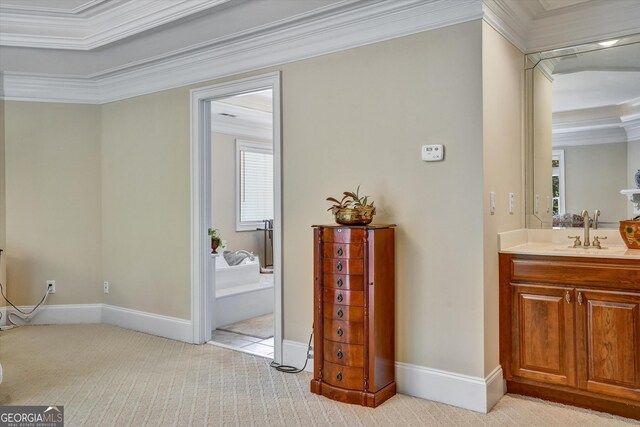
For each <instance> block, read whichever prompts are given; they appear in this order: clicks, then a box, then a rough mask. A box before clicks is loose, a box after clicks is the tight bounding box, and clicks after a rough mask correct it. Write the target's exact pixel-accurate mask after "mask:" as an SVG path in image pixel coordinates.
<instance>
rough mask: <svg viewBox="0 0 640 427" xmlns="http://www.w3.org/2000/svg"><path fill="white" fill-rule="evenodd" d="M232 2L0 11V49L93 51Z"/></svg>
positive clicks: (96, 0)
mask: <svg viewBox="0 0 640 427" xmlns="http://www.w3.org/2000/svg"><path fill="white" fill-rule="evenodd" d="M229 1H230V0H174V1H169V2H168V1H139V0H137V1H125V2H105V1H104V0H93V1H87V3H85V4H83V5H81V6H79V7H77V8H75V9H54V8H47V7H37V6H33V5H29V7H28V8H27V7H19V6H17V5H6V6H1V7H0V29H1V30H0V45H2V46H18V47H31V48H40V49H68V50H91V49H95V48H98V47H101V46H104V45H107V44H109V43H113V42H116V41H118V40H122V39H124V38H127V37H130V36H133V35H136V34H139V33H142V32H143V31H147V30H150V29H152V28H155V27H158V26H160V25H163V24H167V23H170V22H172V21H175V20H178V19H181V18H184V17H186V16H189V15H193V14H197V13H199V12H202V11H205V10H207V9H211V8H215V7H218V6H220V5H223V4H225V3H227V2H229Z"/></svg>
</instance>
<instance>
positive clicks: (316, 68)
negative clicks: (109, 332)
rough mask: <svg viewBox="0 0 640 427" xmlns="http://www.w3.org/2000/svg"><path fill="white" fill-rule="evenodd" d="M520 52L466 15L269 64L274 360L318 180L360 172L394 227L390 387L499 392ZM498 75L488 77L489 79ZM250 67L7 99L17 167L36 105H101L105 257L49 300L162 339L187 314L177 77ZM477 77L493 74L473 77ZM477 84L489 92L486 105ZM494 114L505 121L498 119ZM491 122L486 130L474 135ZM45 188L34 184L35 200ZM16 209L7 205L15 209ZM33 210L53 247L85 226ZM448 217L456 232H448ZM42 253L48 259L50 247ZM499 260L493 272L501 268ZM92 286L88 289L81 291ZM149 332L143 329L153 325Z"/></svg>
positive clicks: (516, 183) (301, 287)
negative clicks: (275, 160) (273, 78)
mask: <svg viewBox="0 0 640 427" xmlns="http://www.w3.org/2000/svg"><path fill="white" fill-rule="evenodd" d="M490 52H491V56H497V57H498V58H499V59H500V61H502V62H501V63H502V64H506V65H507V68H506V69H502V68H501V69H500V70H494V69H493V66H491V65H490V64H488V63H485V61H484V57H485V56H486V55H489V54H490ZM522 61H523V58H522V55H521V54H520V53H519V52H518V51H517V50H516V49H514V48H513V47H512V46H511V45H510V44H509V43H508V42H506V41H505V40H504V39H502V38H501V37H500V36H498V35H497V34H496V33H495V31H494V30H493V29H492V28H491V27H489V26H488V25H485V24H483V23H482V21H480V20H477V21H473V22H468V23H464V24H459V25H453V26H449V27H446V28H440V29H437V30H432V31H428V32H423V33H420V34H416V35H412V36H407V37H402V38H398V39H393V40H389V41H385V42H381V43H376V44H372V45H368V46H363V47H359V48H355V49H350V50H346V51H342V52H337V53H333V54H328V55H324V56H319V57H316V58H311V59H304V60H301V61H297V62H292V63H288V64H284V65H281V66H279V67H277V70H280V71H281V73H282V97H283V114H282V117H283V121H282V128H283V168H282V172H283V175H282V176H283V180H284V182H283V204H284V206H283V207H284V212H286V216H284V217H283V233H284V235H283V239H284V241H283V257H284V271H283V278H284V280H285V285H284V286H283V289H284V310H283V311H284V313H285V325H284V327H285V330H284V338H285V339H286V341H285V345H284V353H285V355H284V356H285V359H284V362H285V363H289V364H291V363H294V364H300V362H301V361H303V360H304V353H303V357H301V358H297V357H296V356H297V355H296V354H293V352H294V351H296V350H295V349H296V348H299V347H302V348H304V347H305V346H306V341H307V339H308V334H309V332H310V328H311V322H312V283H311V281H310V280H311V278H312V264H311V263H310V262H309V260H311V259H312V256H311V251H312V239H311V229H310V225H311V224H313V223H325V222H327V221H330V220H331V216H330V214H329V213H327V212H326V202H325V201H324V197H326V195H327V194H331V193H333V192H335V189H336V188H343V186H344V182H354V183H358V182H367V183H368V184H367V188H370V191H369V190H368V193H371V196H372V197H373V199H374V200H376V205H378V214H377V217H376V221H379V222H394V223H397V224H399V227H398V234H397V236H396V244H397V275H396V283H397V294H396V297H397V302H396V313H397V316H396V337H397V339H396V349H397V353H396V358H397V360H398V361H399V363H398V365H397V369H399V370H401V372H400V371H399V374H398V387H399V390H400V391H401V392H405V393H413V394H416V395H419V396H422V397H426V398H431V399H437V400H440V401H445V402H450V403H452V404H456V405H460V406H464V407H473V408H474V409H476V410H480V411H486V410H488V409H489V408H490V407H491V406H492V405H493V403H495V401H496V400H497V399H498V398H499V396H500V393H499V392H498V393H497V396H496V394H495V393H494V390H495V389H496V386H497V389H498V390H500V388H501V377H500V374H499V372H498V374H496V367H497V366H498V356H497V352H498V342H497V333H498V328H497V310H494V308H495V307H496V306H497V294H496V296H495V298H494V295H493V293H494V290H495V292H497V280H496V281H495V283H494V281H493V279H491V278H492V277H493V276H492V274H493V273H492V271H493V269H494V267H493V261H492V257H493V256H494V254H495V250H494V248H495V233H494V231H493V230H494V229H508V227H512V224H511V223H512V222H522V213H521V211H516V213H515V215H513V216H509V215H508V214H506V213H504V212H506V208H505V204H506V193H504V192H505V191H507V190H506V187H505V189H503V188H502V187H497V185H499V184H500V183H502V182H504V183H511V184H512V185H513V190H512V189H511V187H509V190H508V191H513V192H515V193H516V197H517V200H522V195H521V192H520V191H521V190H519V188H521V178H520V172H519V171H520V170H521V157H520V151H519V150H520V140H521V135H520V133H521V131H520V129H521V126H520V125H519V123H521V122H520V111H521V109H520V108H521V107H520V105H521V103H520V99H519V93H520V92H519V90H520V86H519V80H518V79H519V78H520V76H521V70H522V69H521V64H522ZM495 67H496V68H497V67H498V66H497V65H496V66H495ZM275 70H276V68H270V69H267V70H260V71H256V72H252V73H251V75H255V74H262V73H265V72H269V71H275ZM494 71H500V73H501V74H499V76H498V75H496V76H493V75H492V73H493V72H494ZM247 75H248V74H243V75H238V76H232V77H225V78H222V79H219V80H216V81H214V82H206V83H202V84H198V85H192V86H191V87H183V88H177V89H171V90H166V91H163V92H158V93H153V94H150V95H144V96H139V97H135V98H130V99H125V100H122V101H117V102H112V103H108V104H102V105H97V106H92V105H76V106H72V107H71V106H67V105H62V104H39V103H22V102H16V101H6V103H5V107H6V110H5V111H6V112H5V116H7V117H9V115H12V116H16V115H17V113H18V112H20V115H21V116H23V117H25V118H30V121H29V122H27V121H26V119H25V120H21V121H18V122H15V124H13V125H12V129H13V130H12V132H11V133H10V134H8V135H7V136H8V137H7V140H6V144H7V146H11V147H12V149H11V150H7V156H8V157H7V164H11V165H12V166H11V168H12V170H14V171H19V170H20V169H21V168H26V167H28V165H29V162H31V161H32V160H33V159H34V158H35V159H39V158H40V157H42V154H41V153H43V149H44V147H42V146H41V145H38V144H37V141H35V142H33V141H32V139H33V138H31V135H32V132H35V131H36V130H37V129H40V126H41V123H42V117H41V116H39V111H41V108H42V107H41V105H46V106H47V107H48V108H50V109H51V111H56V112H57V114H60V115H61V117H60V120H62V121H64V122H65V123H66V125H65V127H66V128H74V127H76V125H77V126H81V125H82V117H83V116H82V114H81V113H82V112H87V111H97V113H94V114H97V118H98V123H96V124H95V127H96V128H98V129H99V133H98V136H97V138H96V139H95V140H93V139H91V140H90V142H89V144H90V145H91V144H94V143H96V142H97V143H98V146H99V156H98V158H97V159H91V161H90V162H89V160H87V164H90V165H91V167H92V168H93V170H97V171H99V179H98V180H97V183H96V184H95V185H96V186H97V188H96V190H95V191H96V194H97V195H98V200H99V206H100V209H99V210H98V212H97V213H96V214H95V215H94V216H93V217H92V218H100V220H99V223H98V224H99V227H98V229H99V230H100V234H101V237H99V238H98V239H96V240H94V242H95V241H97V242H98V245H97V246H98V247H99V248H100V249H99V251H98V252H97V253H93V252H92V255H91V256H92V257H93V261H92V262H93V263H96V264H97V265H98V266H99V267H101V268H100V270H101V271H100V270H99V271H98V273H97V274H96V275H95V276H94V277H93V278H87V279H86V280H84V281H83V283H82V287H83V289H85V290H86V291H87V294H86V295H85V296H83V297H82V298H83V299H84V301H76V300H74V299H73V297H74V295H80V293H74V294H69V293H66V292H65V293H63V292H61V291H58V293H56V295H55V297H56V298H57V300H56V301H55V303H57V304H75V303H78V304H83V303H84V304H90V303H103V304H105V305H108V306H109V307H118V308H119V310H122V311H118V310H116V309H112V308H109V309H108V310H107V309H104V308H101V309H100V310H101V312H102V314H103V315H105V317H103V318H102V319H103V320H102V321H104V320H105V319H107V320H108V321H111V322H115V321H117V319H118V318H119V316H122V318H126V319H128V318H136V319H139V320H136V325H138V324H140V325H142V326H143V327H148V323H145V322H147V321H149V322H156V325H165V323H168V324H171V325H173V326H172V328H175V329H171V330H172V331H174V332H177V333H176V335H178V334H179V332H180V331H181V329H180V328H181V327H183V326H184V324H190V320H187V319H190V318H191V312H190V274H191V273H190V266H191V263H190V256H191V254H190V237H189V236H190V231H189V229H190V206H191V205H190V200H189V186H190V183H189V177H190V163H189V159H190V153H189V151H190V147H189V105H188V102H189V89H190V88H196V87H202V86H206V85H209V84H214V83H220V82H223V81H230V80H235V79H238V78H242V77H245V76H247ZM504 77H508V78H504ZM488 80H490V81H491V85H490V86H487V87H486V88H485V87H484V85H485V83H486V84H487V85H488V84H489V82H488ZM372 88H373V89H375V90H373V89H372ZM489 90H490V91H491V92H489ZM485 91H486V93H485ZM488 97H491V98H494V99H495V102H496V104H495V105H494V104H487V105H485V102H489V101H488V99H487V98H488ZM498 101H500V102H501V103H502V104H501V105H497V103H498ZM491 105H493V107H491ZM489 108H492V111H493V112H490V111H488V109H489ZM485 109H486V110H485ZM76 112H78V114H76ZM501 114H505V115H506V118H505V119H500V115H501ZM496 123H497V124H496ZM489 126H490V127H491V133H490V134H489V133H487V134H486V135H485V131H486V132H489ZM34 128H35V129H36V130H34ZM52 132H54V133H58V135H57V136H56V138H55V140H50V144H49V147H50V148H52V149H53V148H54V147H56V146H60V147H63V146H64V143H65V142H64V138H63V134H62V132H61V129H60V128H53V130H52V129H48V132H47V134H48V135H49V136H51V135H50V134H51V133H52ZM41 133H44V130H42V131H41ZM494 137H495V138H494ZM52 138H53V136H52ZM36 139H37V138H36ZM421 141H438V142H441V143H443V144H444V145H445V146H446V148H447V159H446V160H445V161H444V162H439V163H437V164H435V163H431V164H426V163H424V162H422V161H421V160H420V156H419V153H420V145H422V142H421ZM18 145H20V149H21V150H24V152H25V154H26V153H28V154H29V155H28V156H20V157H19V156H16V155H15V154H16V151H15V150H14V148H13V147H16V146H18ZM503 148H509V149H505V150H503ZM494 152H495V154H494ZM337 153H339V155H337ZM494 155H497V156H499V157H491V156H494ZM485 156H486V158H487V160H486V161H485V160H484V158H485ZM48 161H49V162H50V164H51V168H50V170H49V173H50V176H49V180H50V181H54V182H56V181H57V180H58V179H59V177H62V176H64V172H65V171H68V170H69V168H70V166H73V165H74V164H75V162H76V161H77V160H76V159H74V157H73V156H71V155H69V156H67V157H64V156H54V157H51V158H50V159H48ZM494 162H495V163H494ZM496 165H499V167H498V166H496ZM18 175H19V173H17V174H16V176H18ZM436 184H437V185H436ZM493 184H495V185H496V186H494V185H493ZM20 185H21V184H20V181H19V180H15V181H12V182H11V184H9V183H7V190H8V192H7V205H8V206H9V205H12V204H13V198H16V197H17V195H16V194H15V191H16V189H19V188H20ZM12 188H13V190H11V189H12ZM45 189H46V187H42V186H34V188H33V189H32V191H33V192H34V198H36V199H37V198H38V197H41V196H43V195H44V194H43V193H44V191H45ZM10 190H11V191H10ZM486 190H490V191H496V192H497V193H498V195H499V198H498V210H499V211H500V213H499V214H498V215H495V216H491V217H489V216H488V214H485V213H486V212H488V211H487V210H486V209H485V201H484V194H485V193H486ZM56 194H57V204H58V205H63V207H64V204H65V203H66V202H70V200H69V198H68V196H67V194H66V193H65V192H64V191H61V190H58V191H57V193H56ZM71 201H73V202H74V203H75V202H77V203H78V204H79V205H82V203H83V202H81V201H74V200H71ZM13 206H15V208H14V209H16V214H15V215H13V216H12V217H11V221H19V220H20V219H19V216H18V214H19V213H20V212H17V209H18V208H17V205H13ZM392 206H401V207H402V209H398V210H395V209H393V208H392ZM28 208H29V207H28V206H26V204H25V205H21V206H20V210H21V211H22V210H24V211H28ZM86 215H89V214H88V213H86ZM425 218H427V219H428V221H426V220H425ZM41 224H42V227H47V229H52V230H55V231H56V232H59V233H60V234H62V235H63V236H61V237H59V238H56V242H55V244H58V245H64V246H67V245H70V244H71V243H73V242H74V241H75V240H76V236H78V237H81V236H82V235H84V234H83V233H84V232H85V230H84V228H81V227H77V226H76V224H68V223H61V222H60V221H57V220H55V217H43V218H41ZM460 224H464V225H463V226H460ZM7 225H8V228H11V229H12V230H15V231H11V233H13V234H12V236H13V237H12V241H14V242H18V241H19V240H20V241H21V242H24V244H28V245H30V246H34V247H35V246H36V245H37V244H38V242H39V241H40V238H39V236H37V235H34V234H33V233H30V230H29V229H27V228H17V229H13V228H12V223H11V222H10V221H9V218H8V222H7ZM522 225H523V224H518V225H517V226H513V228H521V227H522ZM452 229H456V230H457V232H458V233H459V236H456V238H455V239H451V230H452ZM158 230H162V232H158ZM63 237H64V238H63ZM205 237H206V236H205ZM225 238H226V237H225ZM461 242H463V243H461ZM87 245H89V243H87ZM462 249H463V250H464V256H461V250H462ZM33 251H34V252H33V253H36V254H37V253H39V252H38V249H33ZM76 252H77V253H78V256H84V255H85V254H86V252H85V251H82V250H81V249H76ZM52 262H54V263H56V264H57V259H53V260H52ZM461 263H463V264H464V268H460V265H461ZM36 264H37V266H38V269H39V270H38V271H48V267H49V265H48V264H47V263H46V262H45V260H38V262H37V263H36ZM495 269H496V276H495V277H496V278H497V264H496V267H495ZM49 278H54V279H56V280H57V281H58V286H59V287H60V289H63V288H62V287H61V285H60V283H62V280H61V279H60V278H59V277H43V279H49ZM102 280H109V281H110V283H111V292H110V293H109V294H102V293H101V292H102ZM14 282H16V283H17V282H20V283H22V284H23V286H24V288H25V289H29V292H30V293H35V290H36V289H39V288H38V287H39V286H40V280H39V279H37V278H35V277H32V276H31V275H30V273H29V271H23V272H22V274H21V276H20V277H15V278H14ZM494 286H495V289H494ZM93 292H95V293H96V294H95V297H96V299H95V300H93V299H92V298H90V297H91V296H92V295H93ZM494 299H495V301H494ZM30 302H31V301H27V300H23V301H21V302H20V304H28V303H30ZM52 303H54V301H52ZM106 313H108V316H107V315H106ZM140 313H146V314H148V315H149V316H144V315H142V314H140ZM154 316H157V317H154ZM163 322H165V323H163ZM181 322H183V323H181ZM123 323H124V322H123ZM145 325H147V326H145ZM136 327H137V326H136ZM163 329H164V328H162V327H154V331H159V333H162V331H163ZM494 329H495V330H494ZM174 332H172V333H174ZM154 333H155V332H154ZM287 351H291V352H292V353H291V355H287V354H286V353H287ZM461 396H462V397H461Z"/></svg>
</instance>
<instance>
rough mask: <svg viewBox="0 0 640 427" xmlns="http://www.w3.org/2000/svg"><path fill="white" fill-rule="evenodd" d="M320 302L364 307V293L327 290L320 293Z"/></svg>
mask: <svg viewBox="0 0 640 427" xmlns="http://www.w3.org/2000/svg"><path fill="white" fill-rule="evenodd" d="M322 300H323V302H325V303H333V304H341V305H357V306H364V291H343V290H342V289H333V288H328V289H325V290H324V291H323V292H322Z"/></svg>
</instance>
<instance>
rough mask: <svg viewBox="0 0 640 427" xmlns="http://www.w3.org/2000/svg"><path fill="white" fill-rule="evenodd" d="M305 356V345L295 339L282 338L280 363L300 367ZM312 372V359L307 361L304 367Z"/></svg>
mask: <svg viewBox="0 0 640 427" xmlns="http://www.w3.org/2000/svg"><path fill="white" fill-rule="evenodd" d="M306 357H307V345H306V344H302V343H299V342H296V341H290V340H282V364H283V365H289V366H295V367H296V368H302V366H303V365H304V361H305V358H306ZM304 370H305V371H307V372H313V359H310V360H309V362H307V367H306V368H305V369H304Z"/></svg>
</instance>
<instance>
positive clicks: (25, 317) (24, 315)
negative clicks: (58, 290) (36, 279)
mask: <svg viewBox="0 0 640 427" xmlns="http://www.w3.org/2000/svg"><path fill="white" fill-rule="evenodd" d="M0 294H1V295H2V298H4V300H5V301H6V302H8V303H9V305H11V307H13V308H15V309H16V310H17V311H18V313H13V312H9V311H7V321H8V322H9V325H7V326H0V331H3V330H6V329H11V328H14V327H16V326H20V324H18V323H15V322H14V321H13V320H12V319H11V316H16V317H17V318H19V319H21V320H22V321H23V322H28V321H29V320H31V318H32V317H33V316H35V315H36V314H37V313H36V310H37V309H38V307H40V306H41V305H42V304H44V303H46V302H47V297H48V296H49V288H47V290H46V291H45V294H44V296H43V297H42V299H41V300H40V302H39V303H38V304H37V305H36V306H35V307H33V308H32V309H31V310H30V311H22V310H21V309H19V308H18V307H16V306H15V305H14V304H13V303H12V302H11V301H9V300H8V299H7V296H6V295H5V294H4V288H3V286H2V283H0ZM0 319H2V313H0Z"/></svg>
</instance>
